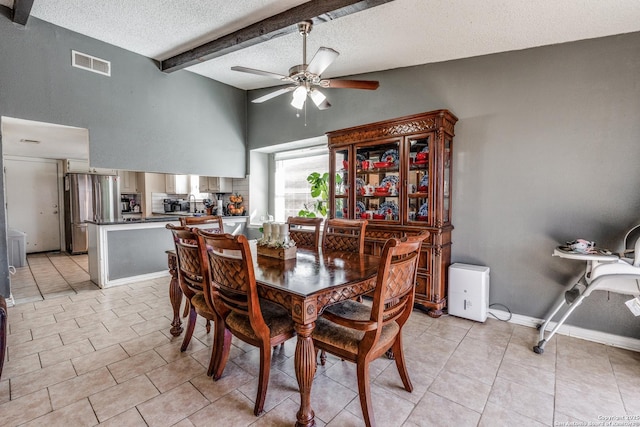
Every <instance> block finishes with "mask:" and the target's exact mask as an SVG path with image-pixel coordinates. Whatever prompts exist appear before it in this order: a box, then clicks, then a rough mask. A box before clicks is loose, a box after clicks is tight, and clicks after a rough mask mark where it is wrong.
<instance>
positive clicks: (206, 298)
mask: <svg viewBox="0 0 640 427" xmlns="http://www.w3.org/2000/svg"><path fill="white" fill-rule="evenodd" d="M167 228H168V229H169V230H171V233H173V242H174V243H175V247H176V257H177V259H178V283H179V284H180V289H182V293H183V294H184V296H185V297H186V299H187V304H188V307H189V320H188V323H187V329H186V330H185V335H184V338H183V340H182V346H181V347H180V351H185V350H186V349H187V347H188V346H189V342H190V341H191V337H192V335H193V330H194V328H195V325H196V322H197V320H198V315H200V316H202V317H204V318H205V319H207V326H206V328H207V333H209V332H210V331H211V321H212V320H213V321H215V320H216V313H215V311H214V310H213V304H212V303H211V296H210V295H209V288H208V286H206V284H207V282H206V274H205V273H206V270H203V264H202V263H201V260H200V251H199V249H198V236H197V235H196V234H195V232H194V231H195V230H194V229H191V228H189V227H177V226H174V225H172V224H167ZM212 372H213V352H212V356H211V360H210V362H209V369H208V370H207V375H211V374H212Z"/></svg>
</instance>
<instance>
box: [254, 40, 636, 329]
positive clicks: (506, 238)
mask: <svg viewBox="0 0 640 427" xmlns="http://www.w3.org/2000/svg"><path fill="white" fill-rule="evenodd" d="M638 76H640V33H633V34H628V35H622V36H614V37H608V38H601V39H594V40H586V41H580V42H575V43H567V44H562V45H555V46H549V47H542V48H536V49H528V50H523V51H517V52H509V53H502V54H495V55H488V56H482V57H476V58H471V59H464V60H458V61H450V62H444V63H438V64H431V65H424V66H417V67H411V68H404V69H397V70H391V71H386V72H380V73H372V74H367V75H364V76H359V77H361V78H371V79H377V80H380V88H379V89H378V90H377V91H375V92H369V91H349V90H326V95H327V96H328V98H329V100H330V102H331V103H332V105H333V106H332V107H331V108H330V109H329V110H326V111H323V112H318V111H317V110H316V109H315V108H314V107H313V106H310V107H309V109H308V111H307V113H308V116H307V125H306V126H305V125H304V119H303V117H302V116H301V117H300V118H296V117H295V114H294V110H293V108H292V107H290V106H289V105H288V102H289V101H290V99H288V97H286V96H284V97H279V98H276V99H273V100H271V101H269V102H268V103H265V104H258V105H256V104H249V107H248V109H249V110H248V111H249V116H248V117H249V126H248V129H249V133H248V136H249V147H250V149H255V148H259V147H265V146H270V145H274V144H277V143H282V142H288V141H292V140H299V139H306V138H309V137H312V136H317V135H321V134H323V133H325V132H326V131H330V130H335V129H341V128H344V127H349V126H354V125H359V124H364V123H370V122H373V121H377V120H383V119H389V118H393V117H399V116H403V115H407V114H414V113H419V112H424V111H430V110H435V109H440V108H447V109H450V110H451V111H452V112H453V113H454V114H455V115H456V116H457V117H458V118H459V121H458V123H457V125H456V129H455V130H456V139H455V143H454V144H455V145H454V165H453V166H454V175H453V179H454V181H453V191H454V193H453V195H454V199H453V224H454V226H455V230H454V232H453V254H452V258H453V259H452V261H453V262H465V263H471V264H480V265H487V266H489V267H490V268H491V293H490V300H491V303H501V304H504V305H506V306H508V307H509V308H510V309H511V310H512V311H513V312H514V313H518V314H522V315H526V316H533V317H540V318H541V317H543V316H544V315H545V314H546V311H547V309H548V308H549V306H550V305H551V304H552V301H553V300H554V299H555V298H556V297H557V296H558V295H559V294H560V293H561V291H562V289H563V286H564V285H565V284H567V283H568V281H569V280H570V279H571V277H572V276H573V275H575V274H579V273H580V270H581V269H582V268H583V267H584V264H583V263H581V262H578V261H568V260H563V259H558V258H553V257H551V253H552V251H553V248H554V247H555V246H556V245H557V244H558V243H562V242H565V241H567V240H573V239H575V238H579V237H580V238H586V239H589V240H595V241H596V242H597V243H598V244H599V245H600V246H602V247H609V248H611V249H619V245H620V239H621V238H622V236H623V235H624V232H625V231H626V230H627V229H628V228H630V227H631V226H632V225H634V224H636V223H640V192H638V186H639V185H640V167H638V165H639V164H640V163H639V162H640V83H639V82H640V80H639V77H638ZM266 92H267V90H260V91H252V92H250V93H249V99H253V98H255V97H257V96H260V95H262V94H264V93H266ZM273 123H278V126H273ZM627 299H629V297H626V296H621V295H616V294H611V295H610V296H608V295H606V294H605V293H603V292H599V293H595V294H593V295H592V296H591V297H590V298H589V299H587V300H586V302H585V303H584V304H583V306H582V307H580V308H579V309H578V310H577V311H576V312H575V313H574V314H573V315H572V317H571V318H570V319H569V322H568V323H570V324H574V325H577V326H580V327H584V328H588V329H593V330H599V331H604V332H609V333H614V334H619V335H623V336H630V337H636V338H640V321H638V319H637V318H635V317H633V315H632V314H631V313H630V312H629V310H627V308H626V307H625V306H623V305H622V303H623V301H625V300H627ZM496 308H501V307H496Z"/></svg>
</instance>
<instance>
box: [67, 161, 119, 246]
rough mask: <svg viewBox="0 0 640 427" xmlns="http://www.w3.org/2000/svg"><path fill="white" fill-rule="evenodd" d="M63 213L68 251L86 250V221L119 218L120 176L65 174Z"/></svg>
mask: <svg viewBox="0 0 640 427" xmlns="http://www.w3.org/2000/svg"><path fill="white" fill-rule="evenodd" d="M64 196H65V197H64V217H65V236H66V246H67V252H69V253H72V254H78V253H84V252H87V249H88V246H89V238H88V236H87V224H86V221H97V222H109V221H119V220H120V219H121V215H122V214H121V213H120V203H119V202H120V179H119V177H118V176H115V175H92V174H86V173H70V174H67V175H66V176H65V177H64Z"/></svg>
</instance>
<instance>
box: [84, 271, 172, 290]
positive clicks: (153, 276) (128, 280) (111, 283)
mask: <svg viewBox="0 0 640 427" xmlns="http://www.w3.org/2000/svg"><path fill="white" fill-rule="evenodd" d="M169 276H171V274H169V270H163V271H158V272H155V273H148V274H141V275H139V276H131V277H125V278H122V279H115V280H107V281H106V282H105V284H104V286H102V288H111V287H114V286H121V285H129V284H131V283H136V282H142V281H145V280H153V279H159V278H161V277H169ZM94 283H95V282H94Z"/></svg>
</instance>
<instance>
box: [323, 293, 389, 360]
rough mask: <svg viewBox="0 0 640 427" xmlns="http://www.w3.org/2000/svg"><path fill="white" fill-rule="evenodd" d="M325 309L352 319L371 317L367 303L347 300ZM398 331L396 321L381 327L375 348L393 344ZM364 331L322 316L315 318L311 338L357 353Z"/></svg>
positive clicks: (364, 319)
mask: <svg viewBox="0 0 640 427" xmlns="http://www.w3.org/2000/svg"><path fill="white" fill-rule="evenodd" d="M326 311H329V312H331V313H333V314H336V315H338V316H340V317H344V318H347V319H353V320H363V321H366V320H369V319H370V318H371V307H369V306H368V305H365V304H362V303H359V302H356V301H352V300H347V301H343V302H342V303H340V304H335V305H333V306H331V307H329V308H327V310H326ZM399 331H400V326H399V325H398V324H397V323H396V322H391V323H388V324H386V325H385V326H383V327H382V332H381V334H380V339H379V340H378V342H377V343H376V348H379V347H384V348H388V347H390V346H391V345H392V344H393V341H394V340H395V337H396V335H397V334H398V332H399ZM364 334H365V333H364V332H362V331H357V330H355V329H351V328H347V327H345V326H341V325H338V324H336V323H333V322H331V321H330V320H327V319H325V318H324V317H323V316H320V317H318V320H316V327H315V329H314V330H313V335H312V337H313V340H314V341H316V342H318V343H319V344H320V346H322V343H325V344H328V345H330V346H333V347H337V348H341V349H343V350H346V351H347V352H349V353H351V354H357V353H358V346H359V345H360V341H362V338H364Z"/></svg>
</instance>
